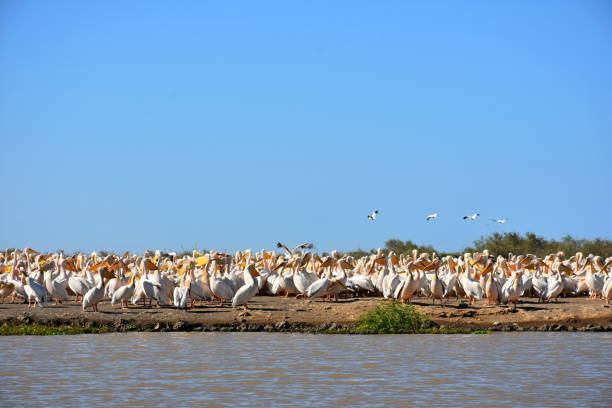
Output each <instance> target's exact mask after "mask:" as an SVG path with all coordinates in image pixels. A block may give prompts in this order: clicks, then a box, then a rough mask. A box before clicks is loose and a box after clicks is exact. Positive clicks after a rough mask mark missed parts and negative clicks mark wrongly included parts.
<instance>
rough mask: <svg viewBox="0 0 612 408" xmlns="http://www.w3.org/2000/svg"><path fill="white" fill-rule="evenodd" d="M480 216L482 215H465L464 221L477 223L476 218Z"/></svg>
mask: <svg viewBox="0 0 612 408" xmlns="http://www.w3.org/2000/svg"><path fill="white" fill-rule="evenodd" d="M479 215H480V214H478V213H475V214H472V215H464V216H463V219H464V220H472V221H475V220H476V217H478V216H479Z"/></svg>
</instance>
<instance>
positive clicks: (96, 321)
mask: <svg viewBox="0 0 612 408" xmlns="http://www.w3.org/2000/svg"><path fill="white" fill-rule="evenodd" d="M386 302H388V301H387V300H384V299H382V298H349V299H340V300H339V301H338V302H323V301H321V300H315V299H306V300H301V299H295V298H283V297H278V296H275V297H270V296H258V297H256V298H255V299H254V301H253V302H251V304H250V307H249V310H248V311H244V310H242V309H241V308H239V309H232V308H231V307H228V306H224V307H222V308H221V307H218V306H216V305H213V304H207V303H204V304H203V305H197V306H195V307H194V308H192V309H190V310H187V311H184V310H177V309H175V308H169V307H164V308H159V309H157V308H143V307H142V306H131V307H130V309H128V310H127V311H126V310H122V309H114V308H113V307H112V306H111V305H110V304H109V303H108V302H105V303H102V304H100V311H99V312H83V311H82V309H81V305H80V304H76V303H73V302H68V303H66V304H64V305H60V306H52V305H49V306H47V307H45V308H38V307H37V308H33V309H29V308H28V307H27V304H0V329H1V330H0V333H1V334H8V335H11V334H79V333H113V332H191V331H193V332H290V333H321V334H343V333H345V334H366V333H362V332H359V331H358V330H356V328H357V324H358V321H359V318H360V317H361V316H362V315H363V314H364V313H366V312H368V311H369V310H372V309H373V308H374V307H375V306H377V305H380V304H385V303H386ZM413 305H414V306H415V308H416V309H417V310H418V311H420V312H422V313H424V314H426V315H427V316H428V318H429V319H431V320H430V322H429V323H428V325H427V327H426V329H424V330H422V332H423V333H478V332H494V331H557V332H558V331H612V307H610V306H607V305H605V302H603V301H602V300H601V299H588V298H584V297H576V298H562V299H560V300H559V303H544V304H542V303H537V301H536V300H535V299H529V298H527V299H525V300H524V301H523V302H521V303H519V304H518V305H517V307H516V309H514V310H513V309H512V308H511V307H508V306H499V305H498V306H485V305H484V302H479V303H477V305H475V306H469V305H467V304H466V303H463V302H461V301H457V300H451V301H449V302H447V303H446V304H444V305H441V306H439V305H435V306H432V305H431V299H428V298H417V299H416V300H415V301H414V302H413Z"/></svg>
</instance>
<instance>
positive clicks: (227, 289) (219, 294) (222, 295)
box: [210, 262, 235, 307]
mask: <svg viewBox="0 0 612 408" xmlns="http://www.w3.org/2000/svg"><path fill="white" fill-rule="evenodd" d="M212 270H213V271H212V276H211V277H210V290H211V291H212V294H213V296H214V297H215V298H217V299H219V305H218V306H219V307H221V306H223V302H225V301H227V300H229V299H232V298H233V297H234V294H235V293H234V290H233V289H232V287H231V286H230V285H228V284H227V282H225V281H224V280H223V279H221V278H220V276H218V274H219V270H218V269H217V264H216V262H213V267H212Z"/></svg>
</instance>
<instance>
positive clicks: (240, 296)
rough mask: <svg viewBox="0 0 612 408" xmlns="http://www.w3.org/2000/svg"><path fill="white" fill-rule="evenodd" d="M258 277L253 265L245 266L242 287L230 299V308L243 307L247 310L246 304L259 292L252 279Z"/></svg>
mask: <svg viewBox="0 0 612 408" xmlns="http://www.w3.org/2000/svg"><path fill="white" fill-rule="evenodd" d="M257 276H259V272H257V269H256V268H255V265H254V264H250V265H249V266H247V268H246V270H245V271H244V285H243V286H242V287H241V288H240V289H238V291H237V292H236V294H235V295H234V297H233V299H232V307H234V308H235V307H236V306H240V305H244V308H245V309H248V306H247V303H248V301H249V300H251V299H252V298H253V297H254V296H255V295H256V294H257V292H259V287H258V285H257V282H256V281H255V279H254V278H256V277H257Z"/></svg>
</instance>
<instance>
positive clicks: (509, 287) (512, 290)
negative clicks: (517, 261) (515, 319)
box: [502, 272, 523, 308]
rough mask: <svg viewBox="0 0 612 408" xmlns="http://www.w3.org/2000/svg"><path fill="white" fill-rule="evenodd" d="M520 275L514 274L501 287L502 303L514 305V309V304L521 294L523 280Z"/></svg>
mask: <svg viewBox="0 0 612 408" xmlns="http://www.w3.org/2000/svg"><path fill="white" fill-rule="evenodd" d="M521 275H522V272H515V273H514V275H513V276H512V277H511V278H510V279H508V280H507V281H506V283H505V284H504V286H503V287H502V301H503V302H504V303H514V307H515V308H516V302H518V299H519V297H520V296H521V293H523V280H522V278H521Z"/></svg>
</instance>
